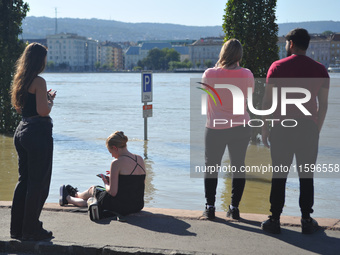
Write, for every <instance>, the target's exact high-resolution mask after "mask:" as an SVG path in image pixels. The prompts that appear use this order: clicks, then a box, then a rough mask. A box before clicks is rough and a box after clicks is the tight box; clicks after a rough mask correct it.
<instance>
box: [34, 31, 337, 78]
mask: <svg viewBox="0 0 340 255" xmlns="http://www.w3.org/2000/svg"><path fill="white" fill-rule="evenodd" d="M35 41H37V40H35ZM43 44H45V45H47V47H48V49H49V51H48V58H47V59H48V62H49V63H52V64H53V65H54V66H60V65H63V66H64V67H66V68H67V69H69V70H70V71H86V70H89V71H92V70H95V69H98V68H104V67H105V68H108V67H109V68H111V69H116V70H123V69H133V68H134V67H135V66H137V63H138V61H140V60H142V59H143V58H145V57H146V56H147V53H148V51H149V50H151V49H153V48H158V49H163V48H174V49H175V50H176V51H178V52H179V53H180V56H181V57H180V60H181V61H183V60H185V59H188V60H189V61H191V62H192V63H193V65H194V66H195V67H205V66H206V63H207V62H210V63H212V64H215V63H216V62H217V60H218V56H219V52H220V50H221V45H222V44H223V38H222V37H217V38H214V37H211V38H201V39H199V40H196V41H194V40H185V41H144V42H140V43H139V44H138V45H137V46H130V47H127V48H126V49H125V50H124V49H123V48H124V47H125V45H120V44H118V43H113V42H102V43H98V41H95V40H92V39H89V38H86V37H82V36H78V35H76V34H69V33H61V34H55V35H49V36H47V38H46V40H45V43H43ZM278 48H279V58H283V57H285V56H286V50H285V39H284V37H280V38H279V41H278ZM307 56H309V57H311V58H313V59H314V60H316V61H319V62H321V63H322V64H323V65H325V66H326V67H328V66H330V65H332V64H336V63H337V62H339V60H340V33H338V34H334V35H332V36H330V37H326V36H320V35H312V38H311V42H310V45H309V48H308V50H307Z"/></svg>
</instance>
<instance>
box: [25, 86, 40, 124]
mask: <svg viewBox="0 0 340 255" xmlns="http://www.w3.org/2000/svg"><path fill="white" fill-rule="evenodd" d="M37 115H39V114H38V112H37V101H36V98H35V94H31V93H29V92H28V93H27V98H26V102H25V105H24V107H23V108H22V117H24V118H28V117H32V116H37Z"/></svg>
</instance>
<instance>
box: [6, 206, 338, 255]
mask: <svg viewBox="0 0 340 255" xmlns="http://www.w3.org/2000/svg"><path fill="white" fill-rule="evenodd" d="M10 205H11V202H0V215H1V217H0V254H3V253H5V254H6V253H11V254H19V253H20V254H25V253H34V254H135V253H138V254H254V255H256V254H327V255H328V254H334V255H335V254H337V255H338V254H340V220H338V219H321V218H319V219H317V221H318V222H319V225H320V226H322V229H321V230H319V231H318V232H316V233H314V234H312V235H302V234H301V227H300V218H299V217H284V216H283V217H282V219H281V228H282V233H281V234H279V235H271V234H266V233H264V232H262V230H261V229H260V224H261V222H262V221H263V220H266V219H267V216H266V215H255V214H242V213H241V217H242V220H241V221H234V220H230V219H228V218H226V216H225V213H224V212H217V213H216V216H217V217H218V218H217V219H216V220H215V221H207V220H199V217H200V216H201V214H202V212H201V211H189V210H174V209H157V208H145V209H144V210H143V211H142V212H141V213H138V214H134V215H130V216H127V217H126V220H127V221H126V222H119V221H117V220H114V219H112V218H109V219H103V220H101V221H99V222H92V221H90V219H89V217H88V214H87V209H86V208H76V207H72V206H67V207H60V206H59V205H57V204H46V205H45V207H44V210H43V212H42V215H41V220H42V221H43V223H44V228H46V229H48V230H51V231H53V236H54V238H53V239H52V240H51V241H48V242H47V241H46V242H21V241H18V240H14V239H11V238H10V236H9V224H10Z"/></svg>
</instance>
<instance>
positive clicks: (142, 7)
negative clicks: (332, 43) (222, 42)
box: [26, 0, 340, 26]
mask: <svg viewBox="0 0 340 255" xmlns="http://www.w3.org/2000/svg"><path fill="white" fill-rule="evenodd" d="M26 2H28V3H29V5H30V11H29V13H28V15H27V16H38V17H41V16H46V17H55V8H56V7H57V9H58V17H60V18H86V19H90V18H97V19H106V20H110V19H111V20H117V21H123V22H132V23H137V22H156V23H172V24H181V25H188V26H192V25H194V26H215V25H217V26H218V25H222V18H223V14H224V8H225V5H226V3H227V0H211V1H209V0H171V1H163V0H125V1H121V0H120V1H118V0H97V1H94V0H26ZM210 3H213V4H210ZM339 10H340V0H322V1H320V0H278V1H277V10H276V17H277V23H286V22H300V21H320V20H333V21H340V14H339Z"/></svg>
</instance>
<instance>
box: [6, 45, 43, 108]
mask: <svg viewBox="0 0 340 255" xmlns="http://www.w3.org/2000/svg"><path fill="white" fill-rule="evenodd" d="M46 55H47V48H46V47H45V46H44V45H42V44H39V43H31V44H29V45H28V46H27V47H26V49H25V50H24V52H23V53H22V54H21V56H20V58H19V59H18V60H17V62H16V66H15V68H16V70H15V75H14V79H13V83H12V86H11V92H10V93H11V102H12V105H13V107H14V108H15V109H16V110H17V111H18V112H20V111H21V108H22V107H23V106H24V104H25V100H26V97H27V93H28V88H29V86H30V85H31V83H32V81H33V80H34V78H36V77H37V76H38V74H40V73H41V72H42V71H44V69H45V57H46Z"/></svg>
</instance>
